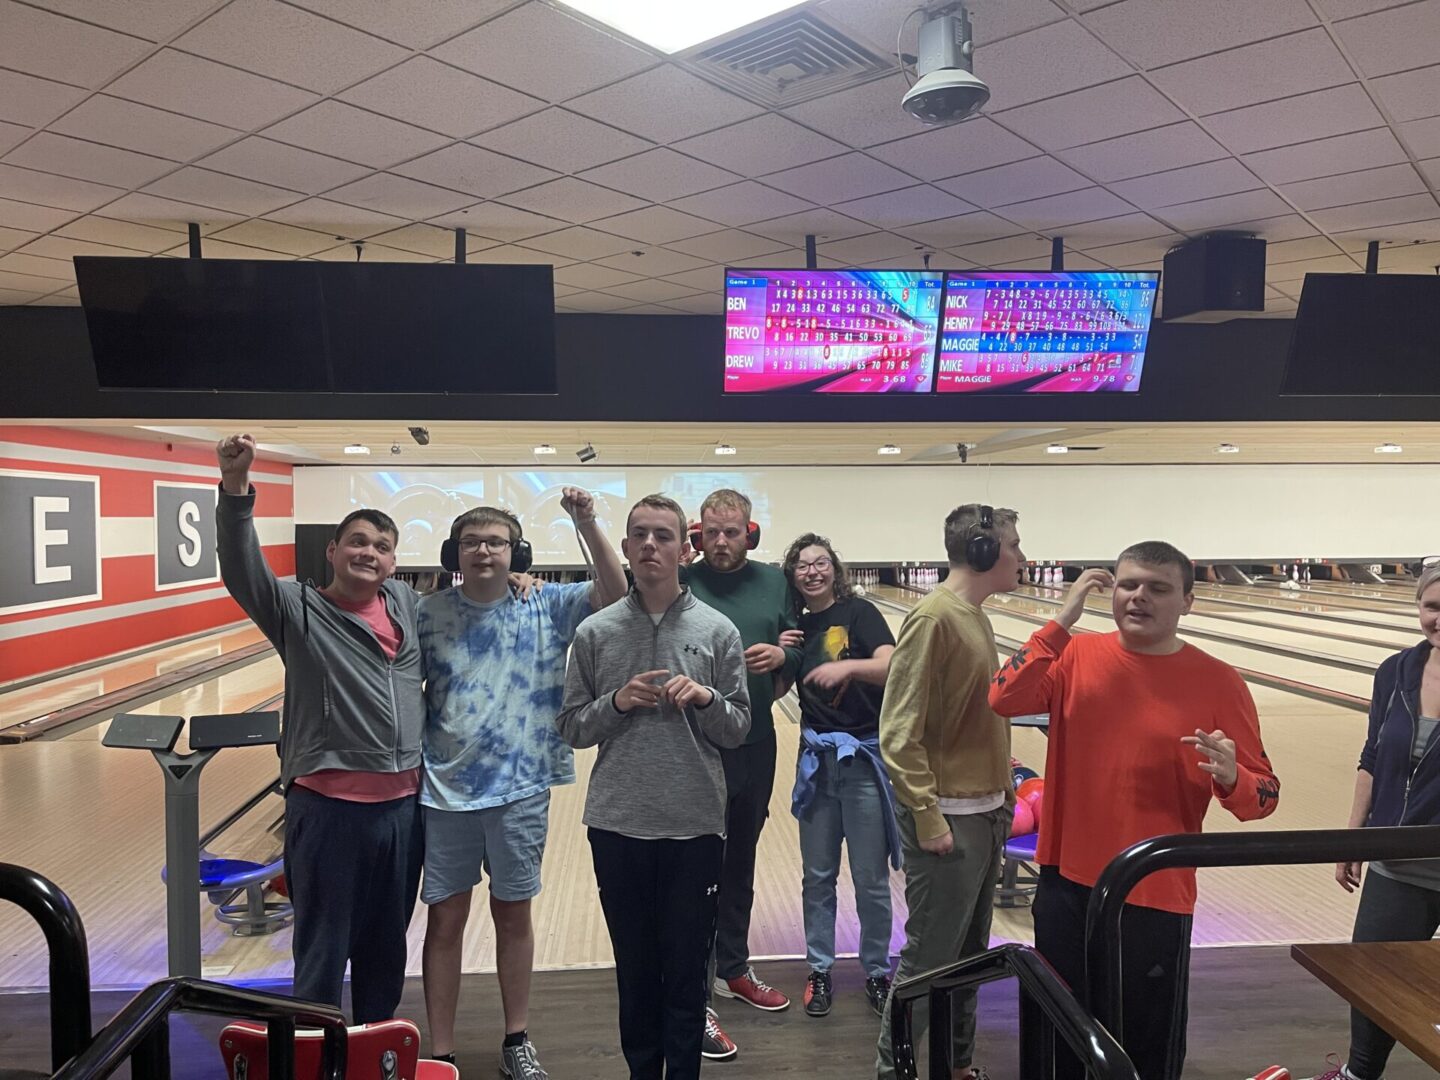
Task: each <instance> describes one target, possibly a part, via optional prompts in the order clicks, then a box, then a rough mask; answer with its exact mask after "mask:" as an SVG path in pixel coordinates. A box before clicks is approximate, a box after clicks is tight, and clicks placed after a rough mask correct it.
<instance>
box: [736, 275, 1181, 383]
mask: <svg viewBox="0 0 1440 1080" xmlns="http://www.w3.org/2000/svg"><path fill="white" fill-rule="evenodd" d="M1158 284H1159V274H1157V273H1155V272H1153V271H1144V272H1111V271H1102V272H1088V271H1087V272H1075V273H1066V272H1041V271H1035V270H1028V271H990V270H975V271H968V272H967V271H957V270H952V271H949V272H946V273H944V274H941V273H938V272H931V271H915V270H904V271H899V270H740V269H730V270H726V272H725V391H726V392H727V393H935V392H938V393H982V392H991V393H1077V392H1078V393H1089V392H1107V391H1108V392H1121V393H1124V392H1135V391H1137V390H1139V389H1140V375H1141V368H1142V365H1143V362H1144V357H1145V346H1146V342H1147V340H1148V337H1149V331H1150V318H1151V315H1152V313H1153V312H1154V308H1155V297H1156V291H1157V288H1158ZM942 287H943V293H942Z"/></svg>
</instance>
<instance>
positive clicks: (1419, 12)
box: [1335, 0, 1440, 77]
mask: <svg viewBox="0 0 1440 1080" xmlns="http://www.w3.org/2000/svg"><path fill="white" fill-rule="evenodd" d="M1335 32H1336V33H1337V34H1338V35H1339V36H1340V41H1341V43H1342V44H1343V45H1344V46H1345V50H1346V51H1347V52H1348V53H1349V54H1350V57H1351V59H1353V60H1354V61H1355V63H1356V64H1357V65H1358V66H1359V68H1360V70H1361V71H1362V72H1363V73H1364V74H1366V75H1369V76H1371V77H1374V76H1377V75H1390V74H1392V73H1394V72H1396V71H1405V70H1407V69H1409V68H1418V67H1425V66H1426V65H1428V64H1433V63H1435V59H1436V55H1437V52H1440V3H1436V2H1435V0H1422V2H1421V3H1418V4H1406V5H1405V6H1404V7H1396V8H1389V9H1387V10H1385V11H1377V12H1375V13H1374V14H1372V15H1362V16H1361V17H1360V18H1358V19H1347V20H1345V21H1344V22H1342V23H1338V24H1337V25H1336V27H1335Z"/></svg>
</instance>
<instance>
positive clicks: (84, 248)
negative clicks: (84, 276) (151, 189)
mask: <svg viewBox="0 0 1440 1080" xmlns="http://www.w3.org/2000/svg"><path fill="white" fill-rule="evenodd" d="M157 231H158V230H157ZM164 235H165V236H167V237H169V238H170V242H169V243H167V244H166V245H165V246H166V247H174V246H175V241H176V240H178V239H180V237H179V236H178V235H177V234H176V233H165V234H164ZM21 254H23V255H39V256H42V257H43V258H46V259H71V258H74V257H75V256H76V255H109V256H116V257H120V258H134V257H135V256H136V255H139V254H141V252H138V251H136V250H134V249H133V248H124V247H116V246H114V245H113V244H92V243H90V241H88V240H74V239H71V238H70V237H68V236H61V235H60V234H59V233H51V234H50V235H49V236H42V237H40V238H38V239H36V240H34V241H32V242H31V243H29V244H26V245H25V247H24V248H23V249H22V251H21Z"/></svg>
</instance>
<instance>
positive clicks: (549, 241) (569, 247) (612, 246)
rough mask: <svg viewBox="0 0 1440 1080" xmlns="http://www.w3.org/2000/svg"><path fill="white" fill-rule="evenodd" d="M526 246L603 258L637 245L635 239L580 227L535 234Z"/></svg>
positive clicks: (580, 257)
mask: <svg viewBox="0 0 1440 1080" xmlns="http://www.w3.org/2000/svg"><path fill="white" fill-rule="evenodd" d="M525 246H526V247H530V248H536V249H538V250H540V251H548V252H552V253H553V254H556V255H568V256H570V257H571V258H574V259H603V258H605V257H606V256H607V255H618V254H620V252H622V251H629V250H630V249H631V248H633V247H634V246H635V243H634V241H632V240H624V239H621V238H620V237H618V236H612V235H611V234H610V233H602V232H597V231H596V230H594V229H582V228H580V227H578V226H577V227H575V228H570V229H561V230H560V231H559V232H553V233H547V234H546V235H544V236H533V237H531V238H530V239H529V240H526V241H525Z"/></svg>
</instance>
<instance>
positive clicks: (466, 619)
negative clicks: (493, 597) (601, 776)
mask: <svg viewBox="0 0 1440 1080" xmlns="http://www.w3.org/2000/svg"><path fill="white" fill-rule="evenodd" d="M590 611H591V607H590V582H588V581H582V582H578V583H576V584H573V585H546V586H545V587H544V588H542V589H541V590H540V592H539V594H538V595H532V596H531V597H530V599H529V601H528V602H526V603H523V604H522V603H521V602H520V601H519V600H517V599H515V597H514V596H507V597H506V598H505V599H503V600H501V601H500V602H499V603H496V604H493V605H492V604H477V603H475V602H474V601H473V600H467V599H466V598H465V596H464V595H463V594H462V593H461V591H460V590H459V589H458V588H456V589H446V590H445V591H444V592H438V593H433V594H431V595H430V596H426V597H424V598H422V599H421V601H420V617H419V622H420V649H421V652H422V653H423V654H424V657H425V747H424V750H425V783H424V787H423V788H422V789H421V793H420V801H421V802H422V803H424V804H425V805H426V806H435V807H439V808H441V809H445V810H483V809H485V808H486V807H488V806H501V805H503V804H505V803H511V802H515V801H516V800H518V799H525V798H528V797H529V796H531V795H538V794H539V793H540V792H542V791H547V790H549V789H550V788H552V787H554V786H556V785H557V784H573V783H574V782H575V755H574V752H573V751H571V749H570V747H568V746H566V745H565V743H564V742H562V741H561V739H560V735H559V733H558V732H557V731H556V730H555V717H556V715H557V714H558V713H559V712H560V702H561V699H562V698H563V697H564V693H565V656H566V653H567V652H568V651H569V649H570V642H571V641H573V640H574V638H575V630H576V628H577V627H578V626H579V625H580V621H581V620H582V619H584V618H585V616H587V615H589V614H590Z"/></svg>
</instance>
